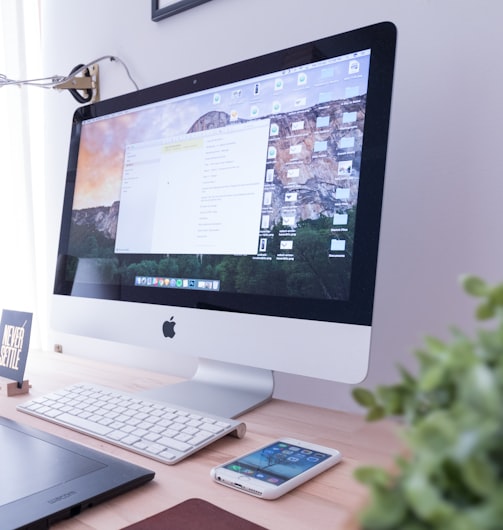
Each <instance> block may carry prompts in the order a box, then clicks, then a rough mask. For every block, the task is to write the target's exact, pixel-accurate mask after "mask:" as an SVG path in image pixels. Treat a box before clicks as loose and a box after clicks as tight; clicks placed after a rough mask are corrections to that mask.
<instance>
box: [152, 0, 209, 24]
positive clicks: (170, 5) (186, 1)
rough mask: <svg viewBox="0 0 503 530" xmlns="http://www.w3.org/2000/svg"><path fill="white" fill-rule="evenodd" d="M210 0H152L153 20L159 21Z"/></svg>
mask: <svg viewBox="0 0 503 530" xmlns="http://www.w3.org/2000/svg"><path fill="white" fill-rule="evenodd" d="M209 1H210V0H152V20H153V21H154V22H159V20H162V19H163V18H166V17H170V16H172V15H176V14H178V13H181V12H182V11H186V10H187V9H191V8H192V7H196V6H198V5H200V4H204V3H205V2H209Z"/></svg>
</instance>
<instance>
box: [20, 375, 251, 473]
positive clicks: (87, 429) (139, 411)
mask: <svg viewBox="0 0 503 530" xmlns="http://www.w3.org/2000/svg"><path fill="white" fill-rule="evenodd" d="M17 409H18V410H19V411H21V412H25V413H27V414H31V415H33V416H36V417H38V418H42V419H44V420H48V421H50V422H53V423H56V424H58V425H63V426H64V427H68V428H70V429H73V430H75V431H79V432H81V433H84V434H87V435H89V436H92V437H94V438H98V439H100V440H103V441H105V442H109V443H111V444H114V445H118V446H119V447H123V448H125V449H129V450H130V451H133V452H135V453H139V454H141V455H144V456H147V457H149V458H152V459H154V460H157V461H159V462H163V463H165V464H176V463H177V462H179V461H180V460H183V459H184V458H186V457H188V456H189V455H191V454H193V453H195V452H196V451H198V450H199V449H202V448H203V447H206V446H207V445H209V444H211V443H212V442H214V441H216V440H218V439H219V438H222V437H223V436H225V435H227V434H233V435H234V436H236V437H237V438H242V437H243V436H244V435H245V432H246V425H245V424H244V423H243V422H241V421H237V420H234V419H229V418H223V417H219V416H215V415H212V414H208V413H206V412H201V411H197V410H191V409H187V408H180V407H179V406H177V405H173V404H167V403H164V402H162V401H155V400H152V399H144V398H143V397H141V396H138V395H135V394H134V393H128V392H123V391H119V390H115V389H111V388H107V387H103V386H100V385H95V384H90V383H80V384H75V385H71V386H69V387H66V388H63V389H61V390H58V391H56V392H53V393H50V394H46V395H44V396H41V397H37V398H34V399H32V400H30V401H27V402H25V403H22V404H20V405H18V406H17Z"/></svg>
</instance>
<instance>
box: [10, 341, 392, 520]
mask: <svg viewBox="0 0 503 530" xmlns="http://www.w3.org/2000/svg"><path fill="white" fill-rule="evenodd" d="M25 375H26V378H28V379H29V380H30V385H31V390H30V394H29V396H27V395H20V396H13V397H6V396H3V395H2V396H0V415H2V416H5V417H8V418H11V419H14V420H16V421H18V422H20V423H24V424H27V425H31V426H33V427H36V428H38V429H41V430H44V431H49V432H52V433H53V434H56V435H58V436H61V437H63V438H66V439H70V440H73V441H75V442H77V443H81V444H83V445H87V446H90V447H93V448H94V449H97V450H101V451H103V452H107V453H110V454H113V455H115V456H117V457H119V458H123V459H125V460H129V461H132V462H135V463H137V464H139V465H142V466H144V467H147V468H149V469H152V470H153V471H155V473H156V476H155V479H154V480H153V481H152V482H150V483H149V484H147V485H145V486H142V487H140V488H138V489H136V490H134V491H132V492H130V493H126V494H124V495H121V496H119V497H117V498H115V499H113V500H111V501H109V502H106V503H104V504H101V505H99V506H95V507H93V508H92V509H89V510H86V511H84V512H82V513H81V514H80V515H78V516H76V517H73V518H72V519H68V520H66V521H63V522H61V523H59V524H57V525H56V527H57V528H58V529H60V530H64V529H73V530H92V529H103V528H107V529H108V530H113V529H120V528H123V527H125V526H127V525H129V524H132V523H134V522H136V521H141V520H142V519H145V518H147V517H149V516H151V515H153V514H155V513H158V512H160V511H162V510H165V509H166V508H169V507H170V506H174V505H175V504H178V503H180V502H181V501H183V500H186V499H189V498H192V497H199V498H202V499H205V500H207V501H209V502H211V503H213V504H216V505H217V506H220V507H221V508H224V509H226V510H228V511H230V512H233V513H235V514H236V515H239V516H241V517H244V518H246V519H249V520H251V521H254V522H256V523H258V524H260V525H262V526H265V527H266V528H269V529H270V530H274V529H284V528H290V529H292V530H297V529H299V530H300V529H306V530H312V529H313V528H330V529H346V528H348V527H349V526H348V525H350V524H351V520H352V518H353V516H354V514H355V513H356V512H357V511H358V510H359V509H360V508H361V506H362V505H363V504H364V499H365V495H366V490H365V488H364V487H363V486H362V485H360V484H359V483H357V482H356V481H355V480H354V479H353V476H352V474H353V471H354V469H355V468H356V467H359V466H360V465H363V464H365V465H366V464H383V465H389V464H390V463H391V462H392V460H393V455H394V454H395V453H396V451H397V449H398V447H399V442H398V440H397V437H396V433H395V432H394V428H393V427H392V425H391V424H389V423H386V422H379V423H375V424H368V423H366V422H365V421H364V419H363V418H361V417H359V416H357V415H351V414H347V413H342V412H336V411H333V410H327V409H321V408H316V407H310V406H306V405H299V404H296V403H290V402H286V401H280V400H272V401H271V402H269V403H268V404H266V405H264V406H262V407H260V408H259V409H257V410H254V411H252V412H249V413H247V414H246V415H244V416H242V419H243V420H244V421H245V422H246V425H247V434H246V436H245V437H244V438H243V439H241V440H238V439H236V438H233V437H227V438H224V439H221V440H219V441H217V442H215V443H213V444H211V445H210V446H209V447H207V448H204V449H202V450H201V451H199V452H198V453H196V454H195V455H192V456H190V457H188V458H187V459H186V460H183V461H182V462H180V463H178V464H176V465H174V466H167V465H164V464H160V463H158V462H155V461H154V460H151V459H149V458H144V457H142V456H139V455H136V454H134V453H131V452H129V451H126V450H123V449H121V448H118V447H115V446H113V445H109V444H106V443H103V442H101V441H99V440H95V439H93V438H91V437H88V436H85V435H82V434H79V433H77V432H74V431H71V430H69V429H66V428H64V427H59V426H57V425H53V424H51V423H48V422H46V421H43V420H39V419H37V418H34V417H31V416H29V415H27V414H23V413H21V412H18V411H16V405H17V404H18V403H20V402H22V401H25V400H27V399H29V398H30V397H36V396H39V395H42V394H45V393H48V392H51V391H53V390H56V389H58V388H61V387H63V386H66V385H69V384H71V383H75V382H79V381H90V382H95V383H99V384H103V385H108V386H112V387H115V388H120V389H124V390H129V391H139V390H143V389H146V388H154V387H156V386H161V385H165V384H169V383H176V382H177V381H179V380H178V379H177V378H174V377H172V376H169V375H165V374H157V373H153V372H148V371H144V370H138V369H133V368H128V367H124V366H118V365H110V364H105V363H101V362H96V361H92V360H88V359H82V358H78V357H73V356H68V355H63V354H56V353H46V352H39V351H32V352H31V353H30V357H29V359H28V366H27V369H26V374H25ZM280 436H290V437H293V438H300V439H303V440H307V441H311V442H315V443H319V444H322V445H327V446H331V447H335V448H337V449H339V450H340V451H341V452H342V454H343V458H344V459H343V461H342V463H340V464H338V465H337V466H335V467H334V468H332V469H330V470H328V471H326V472H325V473H323V474H322V475H319V476H318V477H316V478H315V479H313V480H311V481H309V482H308V483H306V484H304V485H302V486H300V487H299V488H297V489H295V490H293V491H292V492H290V493H288V494H286V495H285V496H284V497H281V498H280V499H277V500H275V501H265V500H261V499H257V498H254V497H251V496H249V495H245V494H243V493H240V492H238V491H234V490H231V489H229V488H225V487H223V486H219V485H218V484H215V483H214V482H213V481H212V480H211V479H210V476H209V471H210V469H211V468H212V467H213V466H214V465H217V464H220V463H222V462H224V461H226V460H229V459H231V458H233V457H235V456H239V455H241V454H243V453H245V452H248V451H251V450H253V449H255V448H257V447H259V446H261V445H264V444H266V443H268V442H270V441H271V440H273V439H276V438H278V437H280Z"/></svg>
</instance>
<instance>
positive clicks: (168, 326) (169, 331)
mask: <svg viewBox="0 0 503 530" xmlns="http://www.w3.org/2000/svg"><path fill="white" fill-rule="evenodd" d="M173 318H174V317H171V318H170V319H169V320H166V321H165V322H164V324H163V325H162V333H163V335H164V336H165V337H169V338H170V339H172V338H173V337H174V336H175V325H176V322H175V321H174V320H173Z"/></svg>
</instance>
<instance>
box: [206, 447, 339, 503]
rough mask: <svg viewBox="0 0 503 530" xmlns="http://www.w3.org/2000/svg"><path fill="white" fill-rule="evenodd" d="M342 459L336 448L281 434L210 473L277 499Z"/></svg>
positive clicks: (234, 485)
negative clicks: (283, 436)
mask: <svg viewBox="0 0 503 530" xmlns="http://www.w3.org/2000/svg"><path fill="white" fill-rule="evenodd" d="M341 459H342V455H341V453H340V452H339V451H337V449H332V448H330V447H324V446H322V445H317V444H313V443H309V442H303V441H301V440H296V439H294V438H281V439H279V440H276V441H275V442H273V443H271V444H268V445H265V446H264V447H261V448H260V449H257V450H256V451H253V452H252V453H248V454H246V455H243V456H241V457H239V458H236V459H233V460H229V461H228V462H225V463H224V464H221V465H219V466H216V467H214V468H213V469H212V470H211V476H212V477H213V479H214V480H215V481H216V482H218V483H219V484H222V485H224V486H229V487H230V488H234V489H237V490H239V491H243V492H244V493H248V494H250V495H255V496H256V497H261V498H262V499H277V498H278V497H281V495H284V494H285V493H286V492H288V491H290V490H292V489H294V488H296V487H297V486H299V485H300V484H302V483H304V482H306V481H307V480H309V479H311V478H313V477H315V476H316V475H318V474H319V473H321V472H322V471H325V470H327V469H328V468H330V467H332V466H334V465H335V464H337V463H338V462H340V461H341Z"/></svg>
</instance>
